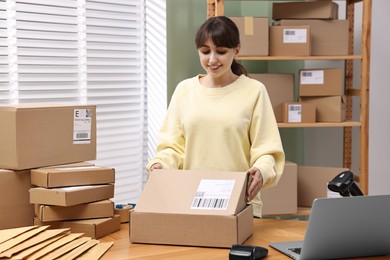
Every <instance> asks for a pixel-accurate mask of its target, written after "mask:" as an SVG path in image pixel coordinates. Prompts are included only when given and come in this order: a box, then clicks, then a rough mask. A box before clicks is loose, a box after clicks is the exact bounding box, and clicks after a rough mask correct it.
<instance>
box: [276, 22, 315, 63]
mask: <svg viewBox="0 0 390 260" xmlns="http://www.w3.org/2000/svg"><path fill="white" fill-rule="evenodd" d="M269 29H270V31H269V33H270V34H269V37H270V38H269V39H270V40H269V54H270V56H310V54H311V37H310V35H311V33H310V26H282V25H277V26H271V27H270V28H269Z"/></svg>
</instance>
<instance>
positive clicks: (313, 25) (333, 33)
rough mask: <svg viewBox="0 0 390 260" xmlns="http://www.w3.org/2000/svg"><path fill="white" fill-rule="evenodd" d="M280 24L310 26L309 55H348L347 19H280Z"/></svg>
mask: <svg viewBox="0 0 390 260" xmlns="http://www.w3.org/2000/svg"><path fill="white" fill-rule="evenodd" d="M280 25H285V26H298V25H308V26H310V33H311V36H310V37H311V55H313V56H316V55H319V56H321V55H322V56H327V55H348V50H349V47H348V40H349V33H348V28H349V24H348V20H281V21H280Z"/></svg>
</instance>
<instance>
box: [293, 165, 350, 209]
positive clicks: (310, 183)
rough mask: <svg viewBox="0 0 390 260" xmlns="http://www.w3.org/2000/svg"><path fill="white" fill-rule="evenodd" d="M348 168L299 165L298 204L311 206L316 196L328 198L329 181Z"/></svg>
mask: <svg viewBox="0 0 390 260" xmlns="http://www.w3.org/2000/svg"><path fill="white" fill-rule="evenodd" d="M347 170H348V169H347V168H335V167H315V166H298V206H300V207H311V205H312V203H313V200H314V199H316V198H326V197H327V194H328V182H329V181H331V180H333V178H334V177H336V175H338V174H339V173H341V172H343V171H347Z"/></svg>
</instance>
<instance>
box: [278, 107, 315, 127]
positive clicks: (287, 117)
mask: <svg viewBox="0 0 390 260" xmlns="http://www.w3.org/2000/svg"><path fill="white" fill-rule="evenodd" d="M283 107H284V109H283V122H284V123H315V122H316V104H315V103H309V102H306V103H300V102H285V103H284V104H283Z"/></svg>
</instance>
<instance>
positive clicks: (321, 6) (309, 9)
mask: <svg viewBox="0 0 390 260" xmlns="http://www.w3.org/2000/svg"><path fill="white" fill-rule="evenodd" d="M338 7H339V6H338V4H337V3H335V2H333V1H331V0H327V1H324V0H322V1H301V2H286V3H273V4H272V19H274V20H280V19H338Z"/></svg>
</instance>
